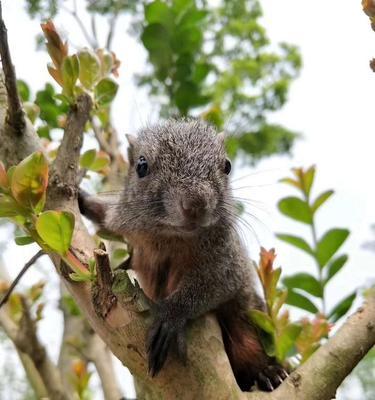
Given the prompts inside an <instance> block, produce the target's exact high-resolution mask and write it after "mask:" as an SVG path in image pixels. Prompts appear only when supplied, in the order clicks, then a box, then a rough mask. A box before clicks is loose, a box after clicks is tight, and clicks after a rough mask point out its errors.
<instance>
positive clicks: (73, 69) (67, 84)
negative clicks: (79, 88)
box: [61, 54, 79, 97]
mask: <svg viewBox="0 0 375 400" xmlns="http://www.w3.org/2000/svg"><path fill="white" fill-rule="evenodd" d="M61 74H62V79H63V93H64V94H66V95H67V96H68V97H73V96H74V87H75V84H76V82H77V79H78V76H79V61H78V57H77V55H76V54H73V55H72V56H68V57H65V58H64V61H63V63H62V67H61Z"/></svg>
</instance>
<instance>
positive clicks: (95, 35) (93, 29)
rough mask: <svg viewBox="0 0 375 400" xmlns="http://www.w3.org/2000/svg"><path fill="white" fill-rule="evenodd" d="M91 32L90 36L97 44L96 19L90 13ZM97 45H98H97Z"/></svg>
mask: <svg viewBox="0 0 375 400" xmlns="http://www.w3.org/2000/svg"><path fill="white" fill-rule="evenodd" d="M91 32H92V36H93V38H94V39H95V42H96V45H97V46H98V43H99V41H98V32H97V30H96V19H95V15H94V14H92V15H91ZM98 47H99V46H98Z"/></svg>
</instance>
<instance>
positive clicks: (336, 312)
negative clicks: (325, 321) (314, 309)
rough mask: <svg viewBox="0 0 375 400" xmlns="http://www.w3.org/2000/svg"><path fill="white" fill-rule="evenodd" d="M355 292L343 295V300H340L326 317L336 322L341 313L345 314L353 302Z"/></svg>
mask: <svg viewBox="0 0 375 400" xmlns="http://www.w3.org/2000/svg"><path fill="white" fill-rule="evenodd" d="M356 296H357V293H355V292H354V293H352V294H350V295H349V296H347V297H345V299H344V300H341V301H340V302H339V303H338V304H336V306H335V307H333V309H332V310H331V312H330V313H329V314H328V318H329V319H330V320H331V321H332V322H337V321H338V320H339V319H340V318H341V317H342V316H343V315H345V314H346V313H347V312H348V311H349V309H350V307H351V306H352V304H353V301H354V299H355V298H356Z"/></svg>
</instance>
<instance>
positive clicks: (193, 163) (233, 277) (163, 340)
mask: <svg viewBox="0 0 375 400" xmlns="http://www.w3.org/2000/svg"><path fill="white" fill-rule="evenodd" d="M129 139H130V140H129V142H130V147H129V164H130V168H129V173H128V177H127V178H126V182H125V185H124V191H123V193H122V195H121V197H120V200H119V201H117V202H116V204H112V205H107V207H106V212H105V220H104V223H103V224H102V225H104V226H105V227H106V228H107V229H109V230H112V231H114V232H116V233H121V234H123V235H124V236H125V237H126V238H127V239H128V240H129V242H130V244H131V245H132V247H133V255H132V260H131V265H132V267H133V269H135V270H136V272H137V274H139V276H138V277H139V279H140V281H141V284H142V283H143V286H144V287H145V288H146V294H148V295H149V296H150V297H151V298H152V299H153V300H154V301H156V302H157V315H156V317H155V321H154V324H153V326H152V327H151V328H150V332H149V343H148V353H149V365H150V367H149V368H150V372H151V373H152V374H155V373H157V372H158V371H159V370H160V369H161V367H162V365H163V363H164V361H165V358H166V355H167V353H168V348H169V341H170V340H171V337H173V335H175V336H176V340H177V342H180V343H183V341H182V336H181V335H183V332H184V327H185V325H186V323H187V321H188V320H191V319H195V318H197V317H198V316H200V315H202V314H204V313H206V312H208V311H213V310H215V311H217V313H218V315H220V318H221V320H220V324H221V326H222V327H223V329H224V330H225V331H226V335H227V336H228V335H229V338H230V335H231V331H230V329H233V328H236V325H237V326H239V327H240V326H245V327H244V328H243V329H244V330H245V334H246V330H247V329H248V328H247V327H246V324H247V322H244V321H248V319H247V311H248V310H249V309H250V308H256V309H261V310H264V309H265V305H264V301H263V300H262V299H261V298H260V296H259V295H258V294H257V290H256V277H255V273H254V268H253V265H252V263H251V261H250V260H249V258H248V256H247V254H246V251H245V249H244V247H243V245H242V243H241V241H240V238H239V235H238V232H237V229H236V210H235V207H234V204H233V202H232V194H231V189H230V183H229V178H228V176H227V175H226V173H225V162H226V153H225V148H224V143H223V136H222V135H217V134H216V132H215V130H214V128H213V127H212V126H211V125H209V124H208V123H206V122H204V121H201V120H195V119H185V120H169V121H167V122H165V123H162V124H158V125H155V126H151V127H147V128H145V129H143V130H142V131H141V132H140V133H139V135H138V137H137V138H134V137H130V138H129ZM141 156H143V157H145V159H146V160H147V162H148V167H149V171H148V174H147V175H146V176H144V177H142V178H140V177H139V176H138V175H137V172H136V166H137V161H138V160H139V158H140V157H141ZM82 201H83V202H85V201H86V200H85V199H83V200H82ZM88 202H89V200H87V204H83V209H84V208H87V209H89V210H90V204H89V203H88ZM91 209H93V207H91ZM233 319H234V320H235V321H237V322H233ZM226 321H232V326H230V322H226ZM227 323H228V325H226V324H227ZM244 323H245V325H243V324H244ZM233 324H234V325H233ZM171 332H172V333H171ZM249 332H250V330H249ZM249 334H251V333H249ZM240 340H242V339H240ZM229 343H231V340H230V339H229ZM232 344H233V345H234V343H232ZM229 345H231V344H228V346H229ZM160 346H161V347H160ZM181 347H183V346H181ZM259 357H260V356H259ZM241 362H242V363H243V362H244V361H241ZM246 362H247V364H246V365H247V367H243V368H242V367H241V366H240V367H238V366H236V360H231V363H232V365H233V368H234V369H235V373H236V377H237V379H238V381H239V382H240V381H241V382H242V380H243V379H245V383H243V382H242V383H239V384H240V385H242V386H241V387H245V388H247V387H248V386H247V384H250V383H251V381H252V380H253V379H255V375H256V373H258V371H260V370H261V369H262V368H264V367H265V366H266V365H267V364H268V363H269V358H268V357H267V356H266V355H265V354H264V355H262V356H261V358H258V361H257V364H254V361H252V359H251V358H250V359H248V360H246ZM252 363H253V365H252ZM241 368H242V369H241ZM249 371H250V372H249ZM254 371H255V372H254ZM244 374H245V375H244ZM254 374H255V375H254ZM239 376H246V377H245V378H239ZM246 390H247V389H246Z"/></svg>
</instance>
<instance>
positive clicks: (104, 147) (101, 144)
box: [90, 118, 114, 157]
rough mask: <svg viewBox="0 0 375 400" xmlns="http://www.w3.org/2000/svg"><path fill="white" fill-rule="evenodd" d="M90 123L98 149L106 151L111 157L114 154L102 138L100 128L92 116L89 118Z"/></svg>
mask: <svg viewBox="0 0 375 400" xmlns="http://www.w3.org/2000/svg"><path fill="white" fill-rule="evenodd" d="M90 124H91V127H92V130H93V132H94V135H95V138H96V140H97V141H98V143H99V147H100V149H101V150H103V151H105V152H106V153H108V154H109V155H110V156H111V157H113V156H114V155H113V152H112V149H111V146H110V145H109V144H108V143H107V142H106V140H105V139H104V137H103V131H102V130H101V128H100V127H99V126H98V125H96V123H95V121H94V118H90Z"/></svg>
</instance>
